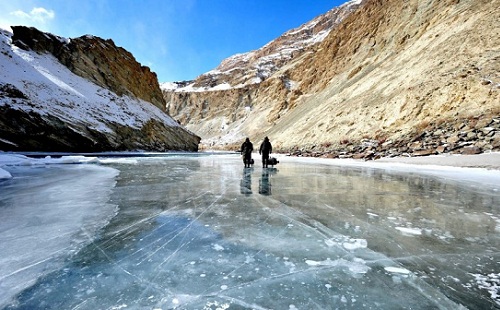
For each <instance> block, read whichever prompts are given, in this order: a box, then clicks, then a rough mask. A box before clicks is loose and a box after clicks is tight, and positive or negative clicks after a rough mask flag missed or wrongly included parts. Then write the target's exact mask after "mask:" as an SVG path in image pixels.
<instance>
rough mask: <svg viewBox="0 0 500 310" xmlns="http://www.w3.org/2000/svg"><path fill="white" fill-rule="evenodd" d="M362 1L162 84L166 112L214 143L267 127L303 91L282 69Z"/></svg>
mask: <svg viewBox="0 0 500 310" xmlns="http://www.w3.org/2000/svg"><path fill="white" fill-rule="evenodd" d="M359 5H360V1H358V0H355V1H351V2H349V3H347V4H345V5H343V6H341V7H339V8H334V9H332V10H330V11H329V12H327V13H326V14H324V15H321V16H318V17H316V18H315V19H313V20H312V21H310V22H308V23H305V24H304V25H302V26H300V27H298V28H296V29H292V30H290V31H288V32H286V33H284V34H283V35H282V36H280V37H279V38H277V39H276V40H273V41H271V42H270V43H268V44H266V45H265V46H263V47H262V48H260V49H258V50H255V51H251V52H248V53H244V54H238V55H234V56H232V57H230V58H228V59H226V60H224V61H223V62H222V63H221V64H220V65H219V66H218V67H217V68H215V69H214V70H212V71H210V72H207V73H205V74H202V75H201V76H199V77H198V78H197V79H196V80H194V81H183V82H173V83H164V84H162V85H161V86H162V90H163V95H164V97H165V99H166V102H167V105H166V107H167V111H168V113H169V114H170V115H172V116H175V118H176V119H177V120H178V121H179V122H180V123H181V124H184V125H186V126H188V127H189V128H190V129H191V130H193V131H195V132H196V133H198V134H200V135H201V136H202V137H203V138H204V140H203V143H205V144H206V145H212V146H222V147H223V146H224V145H226V144H227V143H233V142H234V141H238V140H240V139H242V138H243V137H244V136H245V135H247V134H251V133H253V132H252V130H251V129H249V128H248V127H249V126H250V127H255V128H259V129H260V130H264V129H266V128H269V127H270V125H272V124H273V123H274V120H275V119H277V118H279V113H280V112H281V111H282V110H283V109H286V108H288V106H287V105H288V103H289V102H290V101H292V102H293V101H294V99H296V98H297V97H298V96H300V95H301V93H300V91H296V90H295V88H296V84H295V82H294V81H291V80H290V79H289V77H288V72H286V71H285V72H282V71H283V70H286V68H287V66H289V65H290V64H293V63H294V62H297V61H299V62H300V61H301V60H302V59H303V57H304V55H305V54H308V53H312V52H313V51H314V50H313V47H314V46H316V45H318V44H319V43H320V42H321V41H322V40H323V39H324V38H325V37H326V36H327V35H328V34H329V33H330V31H332V29H334V28H335V27H336V26H337V25H338V24H339V23H340V22H341V21H342V20H343V19H344V18H346V16H348V15H349V14H350V13H351V12H353V11H354V10H356V9H357V7H358V6H359ZM276 103H278V105H277V106H275V105H276ZM283 105H284V106H285V107H283ZM269 109H271V111H267V110H269ZM263 110H265V112H263ZM268 114H269V115H268Z"/></svg>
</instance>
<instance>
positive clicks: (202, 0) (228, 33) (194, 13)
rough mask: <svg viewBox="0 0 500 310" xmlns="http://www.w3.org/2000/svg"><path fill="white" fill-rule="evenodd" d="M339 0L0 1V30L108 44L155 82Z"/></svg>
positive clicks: (240, 49)
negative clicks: (24, 29)
mask: <svg viewBox="0 0 500 310" xmlns="http://www.w3.org/2000/svg"><path fill="white" fill-rule="evenodd" d="M344 2H346V0H312V1H311V0H142V1H141V0H0V27H2V28H6V27H7V26H10V25H27V26H35V27H37V28H38V29H40V30H42V31H46V32H51V33H53V34H56V35H59V36H63V37H69V38H74V37H79V36H82V35H85V34H92V35H95V36H99V37H101V38H104V39H113V41H114V42H115V44H116V45H118V46H121V47H123V48H125V49H126V50H128V51H130V52H131V53H132V54H133V55H134V56H135V58H136V59H137V61H139V62H140V63H141V64H143V65H146V66H149V67H150V68H151V70H152V71H154V72H156V73H157V74H158V79H159V81H160V82H171V81H180V80H189V79H194V78H196V77H197V76H198V75H200V74H202V73H204V72H207V71H209V70H211V69H213V68H215V67H216V66H217V65H218V64H219V63H220V62H221V61H222V60H223V59H225V58H227V57H229V56H231V55H234V54H236V53H244V52H248V51H251V50H254V49H258V48H260V47H262V46H263V45H265V44H266V43H268V42H269V41H271V40H273V39H275V38H277V37H278V36H280V35H281V34H282V33H284V32H285V31H287V30H290V29H292V28H295V27H298V26H300V25H302V24H303V23H305V22H308V21H309V20H311V19H313V18H314V17H316V16H318V15H320V14H323V13H325V12H327V11H328V10H330V9H332V8H334V7H336V6H339V5H341V4H342V3H344Z"/></svg>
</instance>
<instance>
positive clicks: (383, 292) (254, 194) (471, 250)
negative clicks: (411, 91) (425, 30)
mask: <svg viewBox="0 0 500 310" xmlns="http://www.w3.org/2000/svg"><path fill="white" fill-rule="evenodd" d="M52 160H55V159H52ZM78 161H80V160H78ZM90 162H91V163H93V164H89V163H86V164H83V165H59V164H57V165H45V166H41V165H25V166H15V165H14V166H13V165H4V166H2V169H5V170H6V171H9V173H11V174H12V176H13V177H12V178H10V179H6V180H3V181H1V183H0V190H1V191H2V196H1V200H0V201H1V203H2V204H1V205H0V210H1V212H7V211H8V212H12V213H15V214H16V215H15V220H14V221H13V224H8V223H10V222H11V221H4V222H5V223H1V224H0V227H5V225H11V228H10V229H14V230H12V232H11V233H10V234H11V236H10V239H2V242H1V243H0V244H1V245H2V246H3V245H4V241H3V240H7V241H9V240H12V241H10V242H11V244H10V245H9V251H10V253H9V255H8V257H9V261H7V262H3V263H2V264H0V266H2V267H1V268H2V272H1V274H0V285H1V286H2V289H3V288H4V287H11V286H12V287H17V289H16V291H15V292H18V294H15V295H13V294H10V295H7V294H4V295H2V296H1V300H0V305H3V307H4V308H5V309H40V308H43V309H337V308H338V309H401V308H408V309H410V308H411V309H465V308H467V309H490V308H495V307H498V306H500V298H499V294H498V283H499V281H498V279H499V278H500V277H499V276H498V274H499V266H498V264H499V263H498V262H499V261H500V253H499V252H498V248H499V246H500V242H499V241H500V240H499V238H500V235H499V234H498V230H497V227H498V226H499V219H500V212H499V210H498V208H499V206H500V193H499V192H498V191H497V190H495V186H493V185H491V186H490V185H488V184H486V185H484V186H478V185H477V184H476V183H471V182H470V181H466V182H461V181H459V180H457V179H450V178H449V177H448V175H446V174H445V176H444V177H440V176H439V174H433V175H426V174H422V173H412V172H408V171H397V170H390V171H388V170H384V169H376V168H369V167H346V166H329V165H322V164H308V163H303V162H299V161H288V160H280V162H281V163H280V164H279V165H278V166H277V167H276V168H269V169H263V168H262V167H260V166H259V165H256V166H255V167H253V168H247V169H245V168H243V165H242V162H241V158H240V156H238V155H211V156H200V155H197V156H189V155H175V156H174V155H172V156H166V157H137V158H129V157H128V158H124V159H121V158H115V159H110V158H107V159H102V158H97V159H93V160H91V161H90ZM257 162H258V161H257ZM92 166H94V167H95V168H96V170H93V169H90V168H89V167H92ZM105 168H107V169H105ZM109 168H114V169H116V170H114V169H112V170H108V169H109ZM101 169H104V170H101ZM110 171H111V172H112V171H119V175H116V174H112V173H111V172H110ZM101 173H103V174H101ZM109 173H111V174H109ZM37 177H38V178H37ZM33 178H35V179H36V182H35V181H32V182H25V181H23V180H30V179H33ZM42 178H43V180H44V181H43V182H42ZM79 179H81V181H79ZM16 180H17V183H16V187H15V188H13V185H11V183H12V182H14V183H15V182H16ZM99 180H101V181H102V183H100V182H99ZM113 182H116V185H115V186H114V187H112V186H110V183H113ZM57 184H59V185H57ZM62 184H64V185H62ZM83 184H86V185H83ZM75 186H76V188H77V189H78V190H76V192H81V193H82V194H81V195H80V196H79V197H78V198H72V197H73V194H72V191H73V190H74V187H75ZM86 186H90V188H89V189H88V190H89V191H86ZM54 187H55V188H54ZM99 189H102V191H104V193H102V194H101V195H96V196H99V197H101V198H100V199H98V202H97V204H99V205H101V206H102V205H103V203H104V205H107V206H108V207H104V208H105V209H107V208H109V206H114V205H116V206H117V207H118V208H119V211H118V213H117V214H116V216H115V217H113V218H112V219H111V221H110V222H109V223H108V224H107V225H106V226H104V227H102V224H101V223H102V220H101V219H100V218H99V217H100V216H99V217H98V215H97V214H96V212H97V210H96V209H95V208H94V209H89V208H88V206H86V207H85V206H84V207H82V208H79V210H80V209H81V211H79V212H78V213H79V215H77V216H73V215H71V216H69V215H68V214H67V213H66V214H65V212H64V210H65V209H64V208H65V207H69V204H72V203H76V202H77V201H80V203H82V202H81V201H83V202H87V201H88V200H91V201H92V199H93V194H90V193H94V192H96V191H97V192H99ZM48 192H50V193H51V194H50V195H47V193H48ZM3 193H9V194H8V195H6V196H5V197H10V198H9V199H4V194H3ZM29 197H51V198H50V199H53V200H55V201H57V203H56V202H52V203H49V202H47V203H42V206H43V205H46V207H45V209H44V210H43V211H42V210H39V209H37V208H39V206H38V205H39V203H40V200H42V201H43V199H40V198H36V199H31V198H29ZM104 197H107V199H106V200H104V199H103V198H104ZM49 205H50V206H51V207H49ZM111 209H112V208H111ZM85 210H87V211H85ZM72 212H76V211H72ZM86 212H90V214H89V213H86ZM71 214H73V213H71ZM85 215H87V216H90V219H88V222H86V220H87V219H82V218H84V217H85ZM23 216H25V217H26V219H25V220H21V218H22V217H23ZM3 218H4V217H3V216H2V219H3ZM82 221H83V222H86V223H87V225H91V226H92V229H89V230H81V229H80V226H76V227H77V228H78V229H76V227H75V225H74V224H75V223H80V222H82ZM66 222H70V223H69V224H65V223H66ZM2 225H4V226H2ZM54 225H56V226H54ZM16 226H22V227H24V229H26V231H28V232H29V233H25V232H24V231H23V230H17V228H16ZM67 226H69V229H67V230H66V231H65V232H64V233H61V232H60V229H64V228H66V227H67ZM99 227H102V229H100V230H99V229H97V228H99ZM0 229H2V231H7V232H8V231H9V230H7V229H5V228H0ZM34 229H37V230H41V231H42V233H37V236H38V235H39V236H40V237H41V239H43V240H47V242H49V241H50V240H52V239H58V238H61V236H67V237H63V238H65V240H64V242H61V244H56V246H55V247H54V248H50V247H48V246H47V247H38V248H36V251H34V253H27V251H26V250H25V249H23V244H24V242H14V241H15V240H22V238H24V236H25V235H31V236H32V235H33V231H34ZM82 231H87V233H86V234H82ZM0 236H1V238H6V237H4V234H3V233H2V234H1V235H0ZM68 240H70V241H71V242H70V243H69V244H68ZM73 243H74V244H76V246H73ZM26 244H28V243H26ZM76 251H77V252H76ZM2 259H4V258H3V251H2ZM23 261H25V262H23ZM45 261H48V262H49V263H45ZM35 263H38V265H36V266H43V270H41V271H39V272H38V273H37V272H31V271H30V270H31V268H34V267H32V266H33V265H34V264H35ZM4 268H10V269H11V270H13V271H22V270H28V271H30V273H29V275H30V276H36V278H31V281H30V282H29V283H26V282H23V281H24V279H22V278H19V277H17V276H16V277H13V276H12V275H11V274H13V271H4ZM7 281H8V282H7ZM16 281H18V282H16ZM2 292H3V291H2ZM11 293H12V291H11Z"/></svg>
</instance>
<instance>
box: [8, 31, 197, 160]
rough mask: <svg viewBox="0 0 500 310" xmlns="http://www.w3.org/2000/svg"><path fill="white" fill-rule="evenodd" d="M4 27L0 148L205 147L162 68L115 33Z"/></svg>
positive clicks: (69, 149)
mask: <svg viewBox="0 0 500 310" xmlns="http://www.w3.org/2000/svg"><path fill="white" fill-rule="evenodd" d="M13 30H14V33H13V34H11V33H9V32H7V31H1V32H0V51H1V52H0V150H4V151H6V150H9V151H61V152H97V151H113V150H153V151H167V150H186V151H197V150H198V143H199V140H200V138H199V137H198V136H196V135H195V134H193V133H192V132H190V131H188V130H186V129H185V128H183V127H181V126H180V125H179V124H178V123H177V122H175V121H174V120H173V119H172V118H171V117H170V116H168V115H167V114H166V113H165V112H164V111H163V110H164V104H165V102H164V99H163V97H162V95H161V91H160V89H159V85H158V81H157V80H156V75H155V74H154V73H152V72H150V70H149V69H148V68H146V67H142V66H141V65H140V64H138V63H137V62H136V61H135V59H134V58H133V57H132V55H131V54H130V53H128V52H127V51H125V50H123V49H122V48H119V47H116V46H115V45H114V44H113V43H112V41H110V40H102V39H100V38H96V37H90V36H85V37H81V38H77V39H72V40H68V39H64V38H60V37H57V36H54V35H52V34H48V33H42V32H40V31H38V30H36V29H34V28H26V27H13Z"/></svg>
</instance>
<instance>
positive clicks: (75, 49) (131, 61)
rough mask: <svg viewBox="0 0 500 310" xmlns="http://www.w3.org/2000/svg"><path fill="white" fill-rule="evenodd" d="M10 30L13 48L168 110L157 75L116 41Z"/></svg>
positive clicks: (34, 29) (30, 30)
mask: <svg viewBox="0 0 500 310" xmlns="http://www.w3.org/2000/svg"><path fill="white" fill-rule="evenodd" d="M11 28H12V30H13V36H12V43H13V44H14V45H16V46H18V47H20V48H23V49H26V50H33V51H36V52H38V53H46V52H49V53H51V54H52V55H54V56H55V57H56V58H57V59H59V61H60V62H61V63H62V64H63V65H65V66H66V67H68V68H69V69H70V70H71V71H72V72H73V73H75V74H77V75H79V76H81V77H83V78H86V79H87V80H89V81H91V82H93V83H95V84H97V85H99V86H101V87H103V88H107V89H109V90H111V91H113V92H114V93H116V94H117V95H119V96H122V95H132V96H134V97H137V98H140V99H142V100H144V101H147V102H151V103H153V104H154V105H156V106H157V107H159V108H160V109H165V100H164V99H163V96H162V93H161V90H160V88H159V85H158V78H157V76H156V73H154V72H151V70H150V69H149V67H146V66H141V64H140V63H138V62H137V61H136V60H135V58H134V56H133V55H132V54H131V53H130V52H128V51H127V50H125V49H124V48H122V47H118V46H116V45H115V44H114V42H113V40H111V39H108V40H104V39H101V38H99V37H95V36H91V35H86V36H82V37H79V38H73V39H70V40H67V39H65V38H61V37H59V36H55V35H53V34H50V33H45V32H41V31H39V30H38V29H36V28H32V27H24V26H12V27H11Z"/></svg>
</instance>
